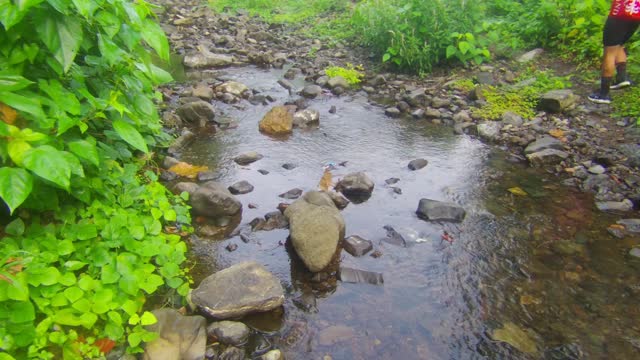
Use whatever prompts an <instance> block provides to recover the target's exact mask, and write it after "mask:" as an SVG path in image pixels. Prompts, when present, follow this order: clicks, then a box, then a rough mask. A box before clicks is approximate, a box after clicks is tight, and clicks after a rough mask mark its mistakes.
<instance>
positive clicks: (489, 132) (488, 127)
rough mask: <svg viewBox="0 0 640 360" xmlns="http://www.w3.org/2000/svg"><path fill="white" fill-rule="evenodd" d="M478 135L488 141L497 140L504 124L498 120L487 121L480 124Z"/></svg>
mask: <svg viewBox="0 0 640 360" xmlns="http://www.w3.org/2000/svg"><path fill="white" fill-rule="evenodd" d="M477 129H478V136H479V137H480V138H482V139H485V140H488V141H496V140H498V138H499V137H500V130H501V129H502V124H501V123H500V122H498V121H487V122H483V123H480V124H478V126H477Z"/></svg>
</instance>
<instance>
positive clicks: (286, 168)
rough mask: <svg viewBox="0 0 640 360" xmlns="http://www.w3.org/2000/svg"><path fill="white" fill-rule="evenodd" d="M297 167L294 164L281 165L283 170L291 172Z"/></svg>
mask: <svg viewBox="0 0 640 360" xmlns="http://www.w3.org/2000/svg"><path fill="white" fill-rule="evenodd" d="M297 167H298V165H296V164H294V163H286V164H282V168H283V169H285V170H293V169H295V168H297Z"/></svg>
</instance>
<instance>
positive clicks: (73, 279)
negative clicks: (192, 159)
mask: <svg viewBox="0 0 640 360" xmlns="http://www.w3.org/2000/svg"><path fill="white" fill-rule="evenodd" d="M152 53H153V54H154V55H153V56H152ZM154 57H158V58H160V59H162V60H164V61H169V44H168V41H167V39H166V37H165V35H164V32H163V31H162V29H161V28H160V25H159V24H158V23H157V21H156V19H155V15H154V12H153V6H152V5H150V4H148V3H146V2H144V1H141V0H137V1H130V0H22V1H3V2H1V3H0V200H1V201H0V239H1V240H0V359H2V360H6V359H13V358H16V359H85V358H101V357H102V356H104V353H106V352H108V350H109V349H111V348H112V347H113V346H115V345H120V346H125V347H127V349H128V351H129V352H134V353H135V352H140V351H141V349H142V348H141V346H142V344H143V342H145V341H149V340H151V339H153V338H154V337H155V336H156V335H155V334H152V333H148V332H147V331H145V330H144V328H143V326H144V325H148V324H150V323H153V322H154V321H155V318H154V317H153V315H152V314H151V313H150V312H147V311H145V310H147V309H146V308H145V299H146V298H147V297H149V296H150V295H152V294H153V295H156V294H163V293H171V292H177V293H179V294H181V295H184V294H186V292H187V291H188V289H189V279H188V277H187V276H186V273H185V270H184V262H185V251H186V245H185V243H184V242H183V241H182V237H181V235H186V234H187V233H188V232H189V231H190V230H191V228H190V225H189V224H190V218H189V213H188V207H187V206H186V205H185V202H184V198H181V197H177V196H174V195H173V194H171V193H169V192H168V191H167V190H166V189H165V188H164V187H163V186H162V185H161V184H160V183H159V182H158V179H157V175H156V173H155V170H154V169H156V167H154V166H153V163H152V159H153V157H154V155H153V151H152V150H153V149H154V148H157V147H161V146H165V144H167V143H168V141H169V140H170V137H169V136H167V135H166V134H164V133H163V132H162V124H161V122H160V118H159V116H158V112H157V108H156V104H157V103H158V102H159V101H161V95H160V94H159V93H158V92H156V91H155V86H156V85H158V84H161V83H165V82H168V81H171V80H172V79H171V76H170V75H169V74H168V73H167V72H166V71H164V70H162V69H160V68H158V67H157V66H155V65H154V62H153V59H154ZM185 196H186V195H185Z"/></svg>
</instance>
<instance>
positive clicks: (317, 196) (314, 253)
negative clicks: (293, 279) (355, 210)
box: [284, 191, 345, 272]
mask: <svg viewBox="0 0 640 360" xmlns="http://www.w3.org/2000/svg"><path fill="white" fill-rule="evenodd" d="M284 215H285V216H286V217H287V219H288V220H289V229H290V235H291V243H292V245H293V248H294V249H295V251H296V253H297V254H298V256H300V258H301V259H302V261H303V262H304V264H305V265H306V267H307V268H308V269H309V270H310V271H312V272H319V271H321V270H322V269H324V268H325V267H326V266H327V265H328V264H329V263H330V262H331V259H332V258H333V256H334V254H335V253H336V249H337V246H338V242H339V241H340V240H341V239H342V238H343V237H344V231H345V224H344V219H343V218H342V215H341V214H340V211H339V210H338V208H336V206H335V205H334V204H333V201H332V200H331V198H330V197H329V196H328V195H327V194H325V193H322V192H319V191H310V192H307V193H305V194H304V195H303V196H302V198H300V199H298V200H296V201H295V202H294V203H293V204H291V205H289V206H288V207H287V209H286V210H285V211H284Z"/></svg>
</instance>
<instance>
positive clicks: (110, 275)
mask: <svg viewBox="0 0 640 360" xmlns="http://www.w3.org/2000/svg"><path fill="white" fill-rule="evenodd" d="M100 279H101V280H102V283H103V284H113V283H116V282H117V281H118V280H119V279H120V274H119V273H118V271H116V267H115V266H113V265H110V264H108V265H105V266H103V267H102V272H101V274H100Z"/></svg>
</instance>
